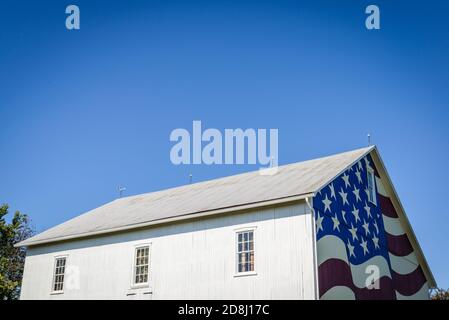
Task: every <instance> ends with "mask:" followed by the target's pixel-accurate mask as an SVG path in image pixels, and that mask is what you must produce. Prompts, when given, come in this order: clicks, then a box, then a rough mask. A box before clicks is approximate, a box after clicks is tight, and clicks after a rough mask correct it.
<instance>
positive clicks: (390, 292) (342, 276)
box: [318, 259, 396, 300]
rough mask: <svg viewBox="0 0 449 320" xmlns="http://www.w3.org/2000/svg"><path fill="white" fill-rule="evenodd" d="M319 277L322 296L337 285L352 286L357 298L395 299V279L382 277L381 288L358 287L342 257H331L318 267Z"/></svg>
mask: <svg viewBox="0 0 449 320" xmlns="http://www.w3.org/2000/svg"><path fill="white" fill-rule="evenodd" d="M318 279H319V287H320V288H319V289H320V297H321V296H323V295H324V294H325V293H326V292H327V291H328V290H329V289H331V288H333V287H335V286H345V287H348V288H350V289H351V290H352V291H353V292H354V295H355V298H356V299H357V300H371V299H375V300H394V299H396V293H395V291H394V289H393V281H392V280H391V279H390V278H389V277H387V276H384V277H381V278H380V279H379V280H378V281H379V289H371V290H370V289H368V288H362V289H361V288H358V287H356V286H355V285H354V282H353V280H352V275H351V268H350V267H349V265H348V264H347V263H346V262H345V261H343V260H340V259H329V260H326V261H325V262H323V263H322V264H320V266H319V267H318Z"/></svg>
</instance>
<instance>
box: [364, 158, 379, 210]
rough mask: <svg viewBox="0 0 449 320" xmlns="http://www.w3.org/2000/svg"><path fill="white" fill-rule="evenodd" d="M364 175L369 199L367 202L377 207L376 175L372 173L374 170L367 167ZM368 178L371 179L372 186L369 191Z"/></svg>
mask: <svg viewBox="0 0 449 320" xmlns="http://www.w3.org/2000/svg"><path fill="white" fill-rule="evenodd" d="M366 174H367V177H366V178H367V182H366V183H367V185H368V193H369V195H368V198H369V202H371V203H372V204H374V205H375V206H377V199H376V198H377V197H376V193H377V191H376V175H375V173H374V169H373V168H371V167H370V166H367V168H366ZM370 177H372V181H373V185H372V189H370V187H369V180H370Z"/></svg>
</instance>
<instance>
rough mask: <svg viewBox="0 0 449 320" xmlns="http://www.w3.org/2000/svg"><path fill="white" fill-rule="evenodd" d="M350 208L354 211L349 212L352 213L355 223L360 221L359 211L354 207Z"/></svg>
mask: <svg viewBox="0 0 449 320" xmlns="http://www.w3.org/2000/svg"><path fill="white" fill-rule="evenodd" d="M352 208H353V209H354V210H352V211H351V212H352V214H353V215H354V218H355V223H357V221H359V220H360V217H359V209H356V208H355V206H354V205H352Z"/></svg>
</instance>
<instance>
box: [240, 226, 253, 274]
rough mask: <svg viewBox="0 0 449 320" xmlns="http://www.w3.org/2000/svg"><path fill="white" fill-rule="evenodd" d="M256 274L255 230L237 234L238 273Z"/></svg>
mask: <svg viewBox="0 0 449 320" xmlns="http://www.w3.org/2000/svg"><path fill="white" fill-rule="evenodd" d="M244 272H254V230H247V231H242V232H237V273H244Z"/></svg>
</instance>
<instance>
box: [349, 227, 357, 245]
mask: <svg viewBox="0 0 449 320" xmlns="http://www.w3.org/2000/svg"><path fill="white" fill-rule="evenodd" d="M349 232H351V234H352V241H354V239H357V240H359V238H358V237H357V228H355V227H354V225H353V224H352V223H351V228H350V229H349Z"/></svg>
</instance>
